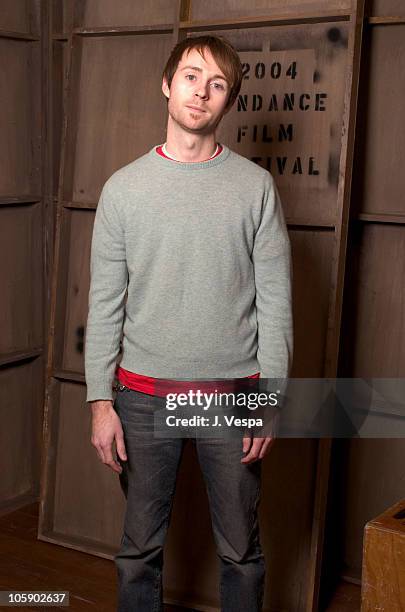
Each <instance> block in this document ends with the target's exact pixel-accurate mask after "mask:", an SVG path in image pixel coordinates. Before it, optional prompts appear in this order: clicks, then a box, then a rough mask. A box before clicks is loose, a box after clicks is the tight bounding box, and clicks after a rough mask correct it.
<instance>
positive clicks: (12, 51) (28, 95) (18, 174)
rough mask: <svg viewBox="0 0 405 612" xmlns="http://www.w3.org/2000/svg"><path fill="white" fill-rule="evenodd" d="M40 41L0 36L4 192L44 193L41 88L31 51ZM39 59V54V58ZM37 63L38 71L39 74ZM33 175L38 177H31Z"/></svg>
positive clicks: (0, 191)
mask: <svg viewBox="0 0 405 612" xmlns="http://www.w3.org/2000/svg"><path fill="white" fill-rule="evenodd" d="M36 44H37V43H27V42H25V41H20V40H12V39H6V38H0V57H1V66H2V70H1V72H0V90H1V92H2V111H1V114H0V132H1V135H2V147H1V148H0V168H1V172H0V195H1V196H7V197H8V196H9V195H19V194H34V193H35V194H37V193H40V189H39V185H38V180H37V178H38V171H37V168H38V167H39V152H38V149H37V147H38V144H39V142H38V128H39V127H40V124H39V126H38V125H35V124H34V121H33V119H35V120H36V119H37V113H38V104H39V89H38V87H36V86H35V87H34V88H33V86H34V83H32V82H31V76H30V67H31V61H32V59H31V54H32V53H33V52H34V51H35V49H34V46H35V45H36ZM35 59H38V56H37V57H36V58H35ZM38 66H39V64H35V66H33V67H32V68H34V70H35V72H34V74H35V75H36V77H37V78H38V72H37V71H36V68H37V67H38ZM31 176H33V177H35V178H34V180H31Z"/></svg>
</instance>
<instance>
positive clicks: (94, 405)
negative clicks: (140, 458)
mask: <svg viewBox="0 0 405 612" xmlns="http://www.w3.org/2000/svg"><path fill="white" fill-rule="evenodd" d="M91 410H92V413H93V418H92V433H91V443H92V445H93V446H94V447H95V448H96V449H97V453H98V456H99V457H100V460H101V461H102V462H103V463H105V464H106V465H108V466H110V468H111V469H112V470H114V472H118V473H119V474H120V473H121V472H122V467H121V466H120V464H119V463H117V461H115V459H114V457H113V454H112V446H113V445H112V443H113V441H114V439H115V443H116V447H117V454H118V456H119V458H120V459H122V460H123V461H126V460H127V454H126V450H125V444H124V433H123V430H122V425H121V421H120V419H119V416H118V414H117V413H116V412H115V410H114V408H113V402H112V400H96V401H94V402H91Z"/></svg>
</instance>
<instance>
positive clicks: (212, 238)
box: [85, 36, 292, 612]
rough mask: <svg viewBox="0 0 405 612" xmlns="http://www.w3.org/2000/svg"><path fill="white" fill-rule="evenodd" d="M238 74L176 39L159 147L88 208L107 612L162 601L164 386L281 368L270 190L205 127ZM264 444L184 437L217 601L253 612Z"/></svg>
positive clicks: (170, 477)
mask: <svg viewBox="0 0 405 612" xmlns="http://www.w3.org/2000/svg"><path fill="white" fill-rule="evenodd" d="M241 80H242V66H241V63H240V59H239V57H238V55H237V53H236V51H235V49H234V48H233V47H232V46H231V45H230V44H229V43H228V42H227V41H225V40H224V39H221V38H218V37H214V36H201V37H196V38H188V39H186V40H184V41H182V42H180V43H179V44H178V45H176V47H175V48H174V49H173V51H172V54H171V56H170V58H169V60H168V62H167V64H166V67H165V70H164V73H163V82H162V91H163V94H164V95H165V96H166V98H167V100H168V123H167V139H166V143H165V144H164V145H161V146H158V147H153V148H152V149H151V150H150V151H149V152H148V153H146V154H145V155H143V156H142V157H140V158H139V159H137V160H135V161H133V162H131V163H130V164H128V165H127V166H125V167H124V168H121V169H120V170H118V171H117V172H115V173H114V174H113V175H112V177H110V178H109V179H108V181H107V182H106V183H105V185H104V187H103V190H102V193H101V196H100V201H99V204H98V208H97V213H96V218H95V223H94V229H93V239H92V251H91V285H90V293H89V315H88V322H87V329H86V345H85V367H86V383H87V389H88V391H87V401H88V402H91V406H92V418H93V421H92V444H93V445H94V446H95V448H96V449H97V452H98V455H99V458H100V459H101V461H102V462H103V463H105V464H106V465H108V466H109V467H111V468H112V469H113V470H114V471H116V472H117V473H119V475H120V482H121V486H122V488H123V491H124V493H125V496H126V498H127V507H126V515H125V525H124V533H123V536H122V540H121V548H120V550H119V552H118V554H117V555H116V557H115V562H116V565H117V570H118V580H119V595H118V609H119V611H120V612H125V611H129V610H133V611H136V612H143V611H144V612H152V611H154V610H162V566H163V557H162V551H163V544H164V541H165V536H166V530H167V527H168V524H169V518H170V512H171V503H172V499H173V494H174V490H175V482H176V474H177V468H178V465H179V461H180V458H181V455H182V451H183V445H184V439H183V438H182V437H176V436H173V438H172V439H170V438H169V439H167V438H166V439H164V438H161V437H160V438H159V437H157V436H156V435H154V429H153V427H154V425H153V423H154V420H153V419H154V414H155V411H156V410H157V409H159V408H161V407H162V406H163V404H162V403H161V400H162V399H163V397H164V395H165V394H166V393H167V391H168V390H169V391H173V390H175V391H178V390H181V389H184V384H187V383H184V381H185V380H186V381H187V380H188V381H193V380H196V381H198V380H200V381H201V380H205V381H206V380H209V379H221V380H224V384H226V381H228V380H229V381H231V382H232V381H233V382H235V384H236V382H237V381H241V380H245V381H246V380H247V379H249V378H250V377H257V376H259V375H260V377H261V378H286V377H287V376H288V373H289V368H290V364H291V354H292V316H291V268H290V266H291V254H290V243H289V240H288V234H287V229H286V225H285V221H284V217H283V212H282V208H281V203H280V198H279V195H278V192H277V189H276V186H275V184H274V182H273V179H272V177H271V175H270V174H269V172H267V171H266V170H264V169H263V168H261V167H259V166H257V165H256V164H254V163H253V162H250V161H249V160H247V159H245V158H243V157H241V156H240V155H237V154H236V153H234V152H233V151H231V150H230V149H229V148H228V147H227V146H225V145H223V144H220V143H217V142H216V139H215V129H216V127H217V126H218V124H219V122H220V121H221V119H222V117H223V116H224V115H225V114H226V113H227V112H228V111H229V110H230V108H231V107H232V105H233V103H234V101H235V99H236V98H237V95H238V93H239V90H240V86H241ZM122 331H123V339H122V359H121V362H120V365H119V367H118V368H117V367H116V365H117V364H116V361H117V356H118V353H119V349H120V339H121V334H122ZM115 374H116V375H117V378H118V381H119V384H118V386H117V396H116V399H115V401H114V400H113V394H112V383H113V379H114V375H115ZM182 381H183V382H182ZM181 385H183V386H181ZM190 385H191V383H190ZM162 390H163V391H162ZM114 441H115V443H116V450H117V460H115V459H114V458H113V449H112V446H113V442H114ZM273 442H274V435H262V436H261V437H259V436H256V437H253V438H252V436H245V437H244V438H243V445H242V443H241V440H240V439H238V438H237V437H230V438H226V437H225V439H224V438H223V439H218V438H217V439H215V438H214V439H212V438H205V437H204V436H202V437H198V436H197V437H196V438H195V439H193V440H192V443H193V444H195V445H196V451H197V456H198V460H199V463H200V467H201V469H202V473H203V476H204V479H205V482H206V485H207V493H208V498H209V503H210V511H211V517H212V525H213V532H214V536H215V541H216V545H217V551H218V555H219V558H220V562H221V609H222V610H223V612H238V611H240V612H242V611H243V612H255V611H258V610H261V609H262V603H263V593H264V576H265V565H264V556H263V553H262V550H261V547H260V541H259V527H258V519H257V507H258V504H259V493H260V474H261V461H260V460H261V459H262V458H263V457H264V456H265V454H266V453H268V451H269V449H270V448H271V445H272V444H273Z"/></svg>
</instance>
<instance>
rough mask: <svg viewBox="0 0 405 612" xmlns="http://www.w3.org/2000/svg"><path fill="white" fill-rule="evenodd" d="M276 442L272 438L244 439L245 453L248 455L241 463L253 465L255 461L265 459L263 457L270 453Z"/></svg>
mask: <svg viewBox="0 0 405 612" xmlns="http://www.w3.org/2000/svg"><path fill="white" fill-rule="evenodd" d="M274 442H275V438H274V437H273V438H272V437H270V436H269V437H267V438H255V437H253V438H251V437H246V438H243V452H244V453H246V452H247V453H248V454H247V455H246V456H245V457H243V459H241V461H240V462H241V463H253V461H258V460H259V459H263V457H264V456H265V455H267V453H268V452H269V451H270V449H271V447H272V446H273V444H274Z"/></svg>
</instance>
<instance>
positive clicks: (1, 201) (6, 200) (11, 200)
mask: <svg viewBox="0 0 405 612" xmlns="http://www.w3.org/2000/svg"><path fill="white" fill-rule="evenodd" d="M40 201H41V196H40V195H36V196H31V195H27V196H23V195H21V196H12V195H10V196H6V195H4V196H0V206H21V205H22V204H27V205H29V204H34V203H35V202H40Z"/></svg>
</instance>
